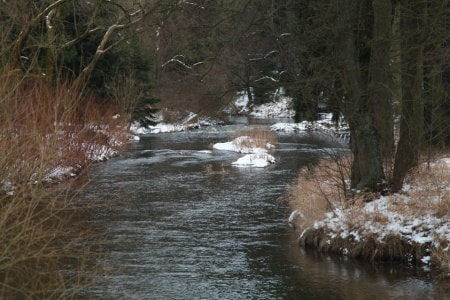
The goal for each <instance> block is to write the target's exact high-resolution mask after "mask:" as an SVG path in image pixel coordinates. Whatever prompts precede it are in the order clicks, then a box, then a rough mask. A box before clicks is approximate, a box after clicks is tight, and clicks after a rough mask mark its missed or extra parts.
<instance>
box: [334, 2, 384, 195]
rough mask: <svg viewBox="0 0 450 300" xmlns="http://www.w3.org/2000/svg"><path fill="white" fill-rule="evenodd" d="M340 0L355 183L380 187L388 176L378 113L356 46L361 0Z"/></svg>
mask: <svg viewBox="0 0 450 300" xmlns="http://www.w3.org/2000/svg"><path fill="white" fill-rule="evenodd" d="M338 2H339V6H340V11H341V14H339V15H338V17H337V29H338V30H337V32H336V38H335V49H336V59H337V63H338V66H339V67H340V68H341V70H342V75H343V82H344V84H345V89H346V90H347V95H348V97H349V98H348V99H346V101H345V104H344V106H345V107H344V114H345V117H346V119H347V120H348V122H349V125H350V131H351V150H352V153H353V156H354V157H353V165H352V174H351V185H352V188H357V189H368V190H377V189H379V186H380V184H381V183H382V182H383V181H384V178H385V177H384V172H383V165H382V160H381V153H380V146H379V140H378V136H377V133H376V129H375V124H374V114H373V110H372V107H370V105H369V100H368V97H367V88H366V85H365V84H364V81H363V74H362V69H361V65H360V58H359V51H358V50H359V49H357V46H356V36H355V32H354V30H355V28H356V24H355V20H356V21H357V20H358V13H359V9H358V7H357V6H358V4H357V3H355V2H354V1H351V0H342V1H338Z"/></svg>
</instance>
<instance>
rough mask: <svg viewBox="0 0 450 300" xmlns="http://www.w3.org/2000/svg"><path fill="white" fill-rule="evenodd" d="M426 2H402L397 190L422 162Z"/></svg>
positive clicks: (395, 189)
mask: <svg viewBox="0 0 450 300" xmlns="http://www.w3.org/2000/svg"><path fill="white" fill-rule="evenodd" d="M424 5H426V3H423V1H421V0H414V1H413V0H405V1H403V3H402V6H403V7H402V9H403V10H402V11H403V14H402V16H401V28H402V30H401V31H402V32H403V33H404V38H403V42H402V49H401V51H402V58H401V59H402V97H403V98H402V103H401V121H400V139H399V142H398V146H397V152H396V156H395V164H394V174H393V178H392V189H393V191H394V192H395V191H399V190H400V189H401V188H402V186H403V181H404V178H405V176H406V174H407V172H408V171H409V170H410V169H411V168H412V167H414V166H416V165H417V163H418V161H419V154H420V145H421V140H422V132H423V100H422V86H423V37H422V34H421V32H422V27H423V14H424V11H425V7H423V6H424Z"/></svg>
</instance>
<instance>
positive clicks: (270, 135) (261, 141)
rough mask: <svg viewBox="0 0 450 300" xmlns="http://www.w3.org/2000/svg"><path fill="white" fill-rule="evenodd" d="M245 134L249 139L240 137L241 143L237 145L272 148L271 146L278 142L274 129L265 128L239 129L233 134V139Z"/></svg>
mask: <svg viewBox="0 0 450 300" xmlns="http://www.w3.org/2000/svg"><path fill="white" fill-rule="evenodd" d="M244 136H247V137H249V139H240V140H239V142H238V143H239V144H238V145H236V146H238V147H241V148H262V149H270V147H272V146H276V145H277V144H278V139H277V136H276V134H275V133H274V132H273V131H271V130H269V129H265V128H253V129H240V130H237V131H236V132H235V133H234V135H233V139H236V138H238V137H244Z"/></svg>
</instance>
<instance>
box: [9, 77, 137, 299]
mask: <svg viewBox="0 0 450 300" xmlns="http://www.w3.org/2000/svg"><path fill="white" fill-rule="evenodd" d="M113 113H114V110H113V109H112V107H110V106H106V105H104V104H101V103H99V102H98V101H96V100H94V99H89V98H88V97H84V98H83V99H80V98H79V97H78V93H76V91H73V90H71V87H70V86H69V85H68V84H65V83H59V84H54V83H49V82H47V81H45V80H41V79H38V78H26V77H16V76H1V80H0V153H1V156H0V185H1V189H0V241H1V243H0V298H1V299H11V298H12V299H14V298H17V299H44V298H45V299H48V298H49V299H67V298H71V297H74V295H76V293H77V289H78V288H79V287H81V286H83V285H86V284H88V283H89V279H88V278H89V276H87V275H88V274H89V272H96V271H97V268H96V266H95V260H93V253H92V252H91V251H90V245H91V244H92V243H91V242H90V241H92V238H93V232H92V231H91V230H90V229H89V228H81V227H80V225H79V224H80V222H79V221H80V220H79V217H80V215H81V214H80V210H81V208H80V207H76V205H75V203H76V201H75V200H76V199H74V198H72V197H71V196H69V189H70V181H69V180H66V179H67V177H73V176H75V175H76V173H78V172H79V171H80V170H82V169H83V168H85V167H86V166H87V165H89V164H90V163H92V162H93V161H96V160H102V159H105V158H106V157H108V156H111V155H114V154H116V153H118V152H119V151H121V149H122V148H123V147H124V145H125V142H126V140H127V138H128V137H127V132H126V128H127V126H126V124H124V121H122V120H120V118H113Z"/></svg>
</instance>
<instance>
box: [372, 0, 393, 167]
mask: <svg viewBox="0 0 450 300" xmlns="http://www.w3.org/2000/svg"><path fill="white" fill-rule="evenodd" d="M372 8H373V14H374V25H373V37H372V46H371V55H370V64H369V85H368V97H369V103H370V106H371V107H372V110H373V112H374V125H375V128H376V132H377V134H378V136H379V139H380V151H381V156H382V158H383V161H384V162H385V165H386V166H388V165H389V162H390V161H391V159H392V156H393V150H394V148H393V147H394V131H393V114H392V94H391V79H390V78H391V70H390V63H391V61H390V60H391V57H390V49H391V33H392V5H391V0H372Z"/></svg>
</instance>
